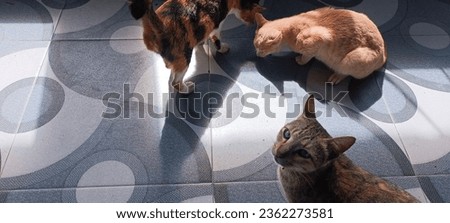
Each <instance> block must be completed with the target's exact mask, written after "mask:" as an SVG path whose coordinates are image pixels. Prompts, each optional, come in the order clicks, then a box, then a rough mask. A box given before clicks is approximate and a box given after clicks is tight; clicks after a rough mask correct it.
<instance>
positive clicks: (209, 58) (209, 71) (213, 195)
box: [207, 39, 216, 203]
mask: <svg viewBox="0 0 450 223" xmlns="http://www.w3.org/2000/svg"><path fill="white" fill-rule="evenodd" d="M207 43H208V44H207V47H208V50H207V55H208V92H210V91H211V60H212V59H211V56H212V52H211V46H210V44H211V41H210V40H209V39H208V40H207ZM208 106H210V105H208ZM211 118H212V117H211ZM212 121H213V120H212V119H210V122H209V125H208V131H209V144H210V149H211V186H212V201H213V203H216V196H215V194H216V190H215V186H214V149H213V131H212V126H211V122H212Z"/></svg>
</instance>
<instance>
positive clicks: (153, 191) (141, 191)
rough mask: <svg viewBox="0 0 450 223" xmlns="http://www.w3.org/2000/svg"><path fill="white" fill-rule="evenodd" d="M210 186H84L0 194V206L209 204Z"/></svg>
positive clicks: (211, 200)
mask: <svg viewBox="0 0 450 223" xmlns="http://www.w3.org/2000/svg"><path fill="white" fill-rule="evenodd" d="M212 193H213V191H212V185H206V184H205V185H172V186H122V187H85V188H68V189H40V190H11V191H2V192H0V201H1V202H2V203H125V202H128V203H138V202H146V203H148V202H156V203H180V202H183V203H191V202H192V203H212V202H213V195H212Z"/></svg>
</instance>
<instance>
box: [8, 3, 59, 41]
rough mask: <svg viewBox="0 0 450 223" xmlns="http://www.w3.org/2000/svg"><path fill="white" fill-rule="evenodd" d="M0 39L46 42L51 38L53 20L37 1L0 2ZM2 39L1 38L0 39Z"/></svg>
mask: <svg viewBox="0 0 450 223" xmlns="http://www.w3.org/2000/svg"><path fill="white" fill-rule="evenodd" d="M0 5H1V6H2V7H0V21H7V22H2V23H0V37H2V36H3V39H4V40H47V39H50V38H51V36H52V31H53V19H52V17H51V15H50V13H49V12H48V11H47V9H46V8H45V7H44V6H43V5H41V4H40V3H39V2H38V1H27V0H16V1H14V3H13V4H11V3H10V1H6V0H0ZM0 39H2V38H0Z"/></svg>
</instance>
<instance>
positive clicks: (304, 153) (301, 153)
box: [297, 149, 311, 159]
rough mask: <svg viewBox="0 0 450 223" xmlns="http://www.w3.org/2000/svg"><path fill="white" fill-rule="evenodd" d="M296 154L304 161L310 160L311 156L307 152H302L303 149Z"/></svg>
mask: <svg viewBox="0 0 450 223" xmlns="http://www.w3.org/2000/svg"><path fill="white" fill-rule="evenodd" d="M297 154H298V155H299V156H301V157H303V158H305V159H309V158H311V154H309V153H308V151H306V150H304V149H299V150H298V151H297Z"/></svg>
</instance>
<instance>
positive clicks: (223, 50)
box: [217, 43, 230, 54]
mask: <svg viewBox="0 0 450 223" xmlns="http://www.w3.org/2000/svg"><path fill="white" fill-rule="evenodd" d="M229 51H230V46H229V45H228V44H226V43H222V44H220V49H218V50H217V52H219V53H222V54H225V53H228V52H229Z"/></svg>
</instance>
